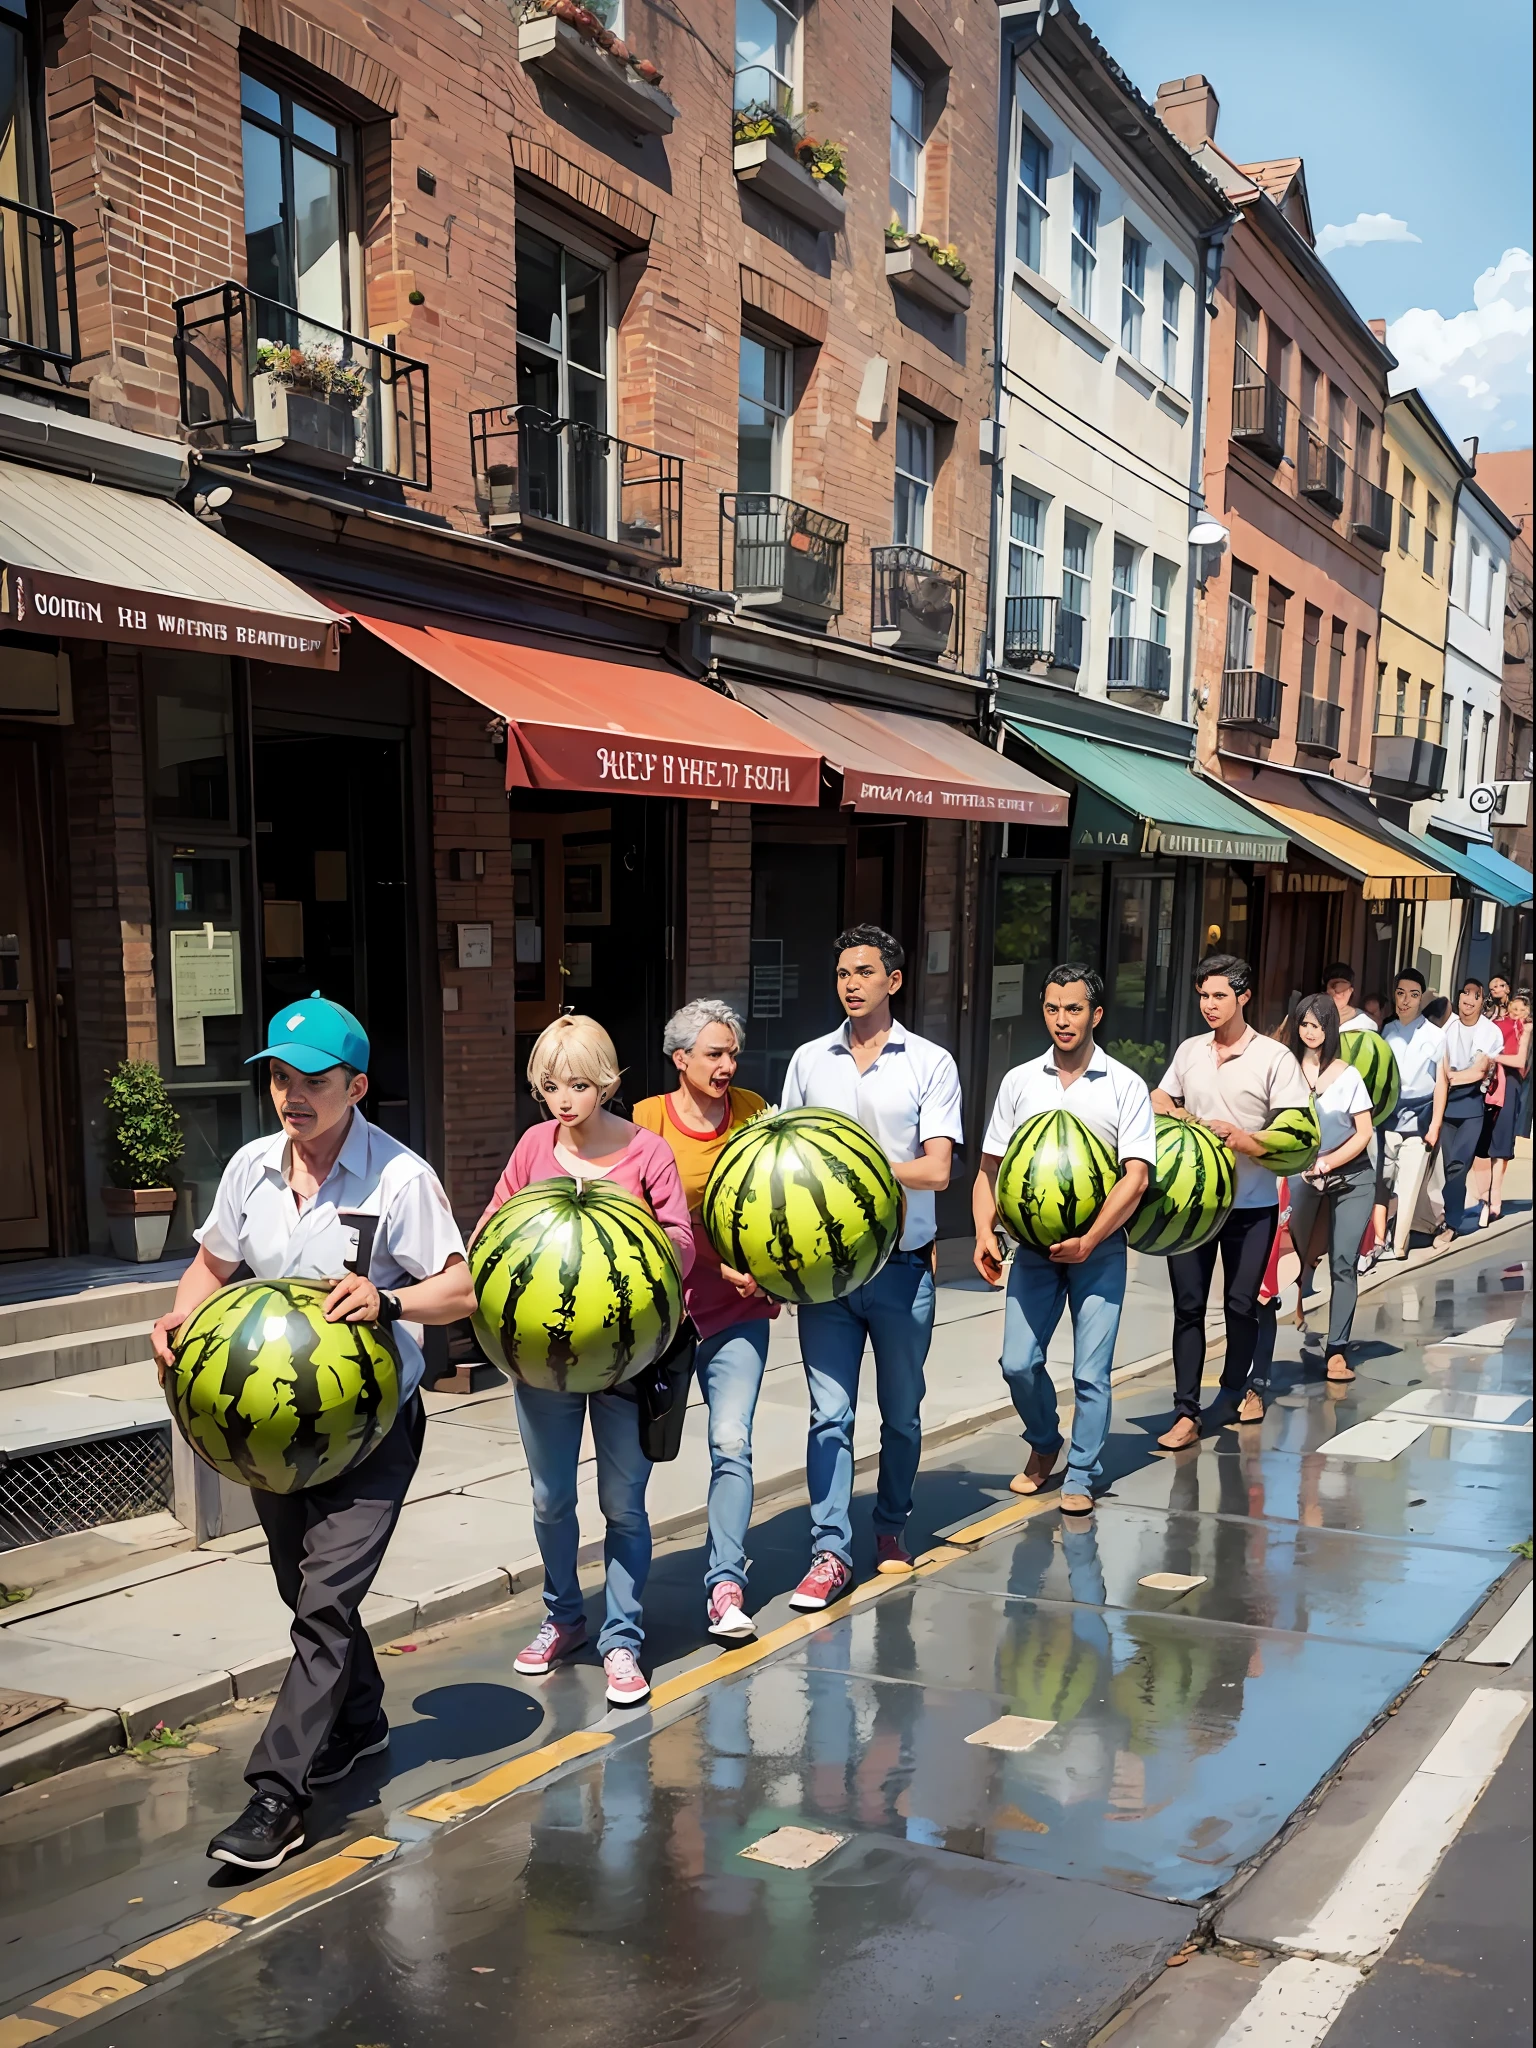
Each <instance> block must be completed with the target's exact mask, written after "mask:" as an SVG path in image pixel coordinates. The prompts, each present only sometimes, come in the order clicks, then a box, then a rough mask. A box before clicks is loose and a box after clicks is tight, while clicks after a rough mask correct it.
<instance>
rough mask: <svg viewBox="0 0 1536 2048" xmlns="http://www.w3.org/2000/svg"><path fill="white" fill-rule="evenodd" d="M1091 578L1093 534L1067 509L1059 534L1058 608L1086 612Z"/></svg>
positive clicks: (1081, 614) (1065, 610) (1085, 613)
mask: <svg viewBox="0 0 1536 2048" xmlns="http://www.w3.org/2000/svg"><path fill="white" fill-rule="evenodd" d="M1092 579H1093V534H1092V531H1091V530H1090V528H1089V527H1088V525H1087V523H1086V521H1084V520H1081V519H1074V518H1073V516H1072V514H1071V513H1070V512H1069V513H1068V514H1067V517H1066V522H1065V524H1064V526H1063V528H1062V536H1061V608H1062V610H1063V611H1064V612H1076V613H1077V614H1078V616H1079V617H1080V618H1084V619H1086V618H1087V616H1088V595H1089V591H1090V589H1091V587H1092Z"/></svg>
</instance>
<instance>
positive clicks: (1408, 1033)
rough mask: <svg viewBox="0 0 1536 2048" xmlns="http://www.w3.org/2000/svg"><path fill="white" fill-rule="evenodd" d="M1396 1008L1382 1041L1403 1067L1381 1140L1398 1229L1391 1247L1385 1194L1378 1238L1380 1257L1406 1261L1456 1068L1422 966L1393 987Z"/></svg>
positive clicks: (1405, 972)
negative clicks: (1429, 1013) (1428, 1004)
mask: <svg viewBox="0 0 1536 2048" xmlns="http://www.w3.org/2000/svg"><path fill="white" fill-rule="evenodd" d="M1392 1004H1393V1008H1394V1009H1395V1010H1396V1012H1397V1015H1396V1016H1395V1017H1394V1018H1393V1020H1392V1022H1391V1023H1390V1024H1388V1025H1387V1027H1386V1029H1385V1030H1384V1031H1383V1032H1382V1037H1383V1039H1384V1040H1385V1041H1386V1043H1387V1044H1388V1045H1390V1046H1391V1048H1392V1057H1393V1059H1395V1060H1396V1062H1397V1087H1398V1095H1397V1108H1396V1109H1395V1110H1394V1111H1393V1112H1392V1117H1391V1120H1390V1123H1389V1126H1388V1128H1387V1129H1386V1130H1385V1131H1383V1132H1382V1134H1381V1135H1382V1144H1383V1149H1384V1151H1385V1154H1386V1158H1387V1161H1388V1162H1389V1164H1390V1167H1391V1171H1392V1177H1393V1184H1394V1186H1395V1188H1396V1192H1397V1225H1396V1228H1395V1230H1394V1231H1393V1234H1392V1242H1391V1243H1390V1244H1388V1243H1387V1241H1386V1238H1387V1215H1386V1207H1385V1195H1383V1198H1382V1204H1383V1205H1382V1208H1381V1210H1380V1212H1379V1219H1380V1220H1379V1221H1378V1223H1377V1226H1376V1235H1377V1237H1378V1238H1379V1239H1380V1240H1381V1251H1380V1253H1379V1254H1378V1256H1379V1257H1381V1258H1384V1259H1406V1258H1407V1256H1408V1239H1409V1236H1410V1234H1411V1233H1412V1230H1413V1219H1414V1216H1415V1214H1416V1212H1417V1210H1418V1206H1419V1196H1420V1194H1421V1193H1422V1191H1423V1187H1424V1182H1425V1180H1426V1179H1427V1178H1428V1175H1429V1168H1430V1162H1431V1159H1432V1157H1433V1154H1434V1150H1435V1147H1436V1146H1437V1145H1438V1144H1439V1142H1440V1127H1441V1124H1442V1123H1443V1122H1444V1120H1445V1103H1446V1096H1447V1094H1448V1092H1449V1089H1450V1068H1449V1067H1448V1066H1447V1065H1446V1063H1445V1033H1444V1032H1443V1031H1441V1030H1439V1029H1437V1028H1436V1026H1435V1025H1433V1024H1431V1023H1430V1021H1429V1019H1428V1018H1427V1017H1426V1016H1425V1015H1424V977H1423V975H1422V974H1420V972H1419V970H1418V969H1417V968H1416V967H1405V968H1403V969H1402V971H1401V972H1400V973H1399V975H1398V977H1397V979H1396V981H1395V982H1394V983H1393V984H1392Z"/></svg>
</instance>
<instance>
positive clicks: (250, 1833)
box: [208, 1792, 304, 1870]
mask: <svg viewBox="0 0 1536 2048" xmlns="http://www.w3.org/2000/svg"><path fill="white" fill-rule="evenodd" d="M303 1846H304V1816H303V1814H302V1813H301V1812H300V1811H299V1809H298V1807H296V1806H295V1805H294V1803H293V1801H292V1800H291V1799H279V1798H278V1797H277V1795H276V1794H275V1793H273V1792H258V1793H257V1794H256V1796H255V1798H254V1799H252V1800H251V1801H250V1803H249V1804H248V1805H247V1807H246V1809H245V1811H244V1813H242V1814H241V1816H240V1818H239V1819H238V1820H237V1821H234V1822H232V1823H231V1825H230V1826H229V1827H227V1828H225V1829H224V1830H223V1832H222V1833H220V1834H217V1835H215V1836H214V1838H213V1840H212V1841H211V1842H210V1843H209V1844H208V1854H209V1855H210V1856H211V1857H212V1858H213V1859H214V1861H215V1862H216V1863H235V1864H238V1865H239V1867H240V1868H241V1869H242V1870H275V1869H276V1868H277V1866H278V1864H279V1863H281V1862H282V1860H283V1858H284V1857H285V1856H291V1855H292V1854H293V1852H294V1850H295V1849H302V1848H303Z"/></svg>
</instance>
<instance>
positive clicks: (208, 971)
mask: <svg viewBox="0 0 1536 2048" xmlns="http://www.w3.org/2000/svg"><path fill="white" fill-rule="evenodd" d="M235 940H236V934H235V933H234V932H216V931H215V930H214V928H213V926H212V925H211V924H205V925H204V926H203V928H202V929H201V931H195V932H172V933H171V1014H172V1015H173V1016H174V1017H238V1016H239V1015H240V1011H241V1007H242V1005H241V1001H240V950H239V947H238V946H237V945H236V943H235Z"/></svg>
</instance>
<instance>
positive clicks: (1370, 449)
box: [1355, 413, 1376, 484]
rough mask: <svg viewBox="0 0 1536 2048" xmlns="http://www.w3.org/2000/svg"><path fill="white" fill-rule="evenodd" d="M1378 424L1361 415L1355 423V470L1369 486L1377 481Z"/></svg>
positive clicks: (1366, 415)
mask: <svg viewBox="0 0 1536 2048" xmlns="http://www.w3.org/2000/svg"><path fill="white" fill-rule="evenodd" d="M1375 468H1376V422H1375V421H1374V420H1373V419H1372V418H1371V417H1370V415H1369V414H1368V413H1361V414H1360V415H1359V417H1358V419H1357V420H1356V422H1355V469H1356V472H1357V474H1359V475H1360V476H1363V477H1364V478H1365V480H1366V482H1367V483H1368V484H1373V483H1375V481H1376V477H1375V474H1374V472H1375Z"/></svg>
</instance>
